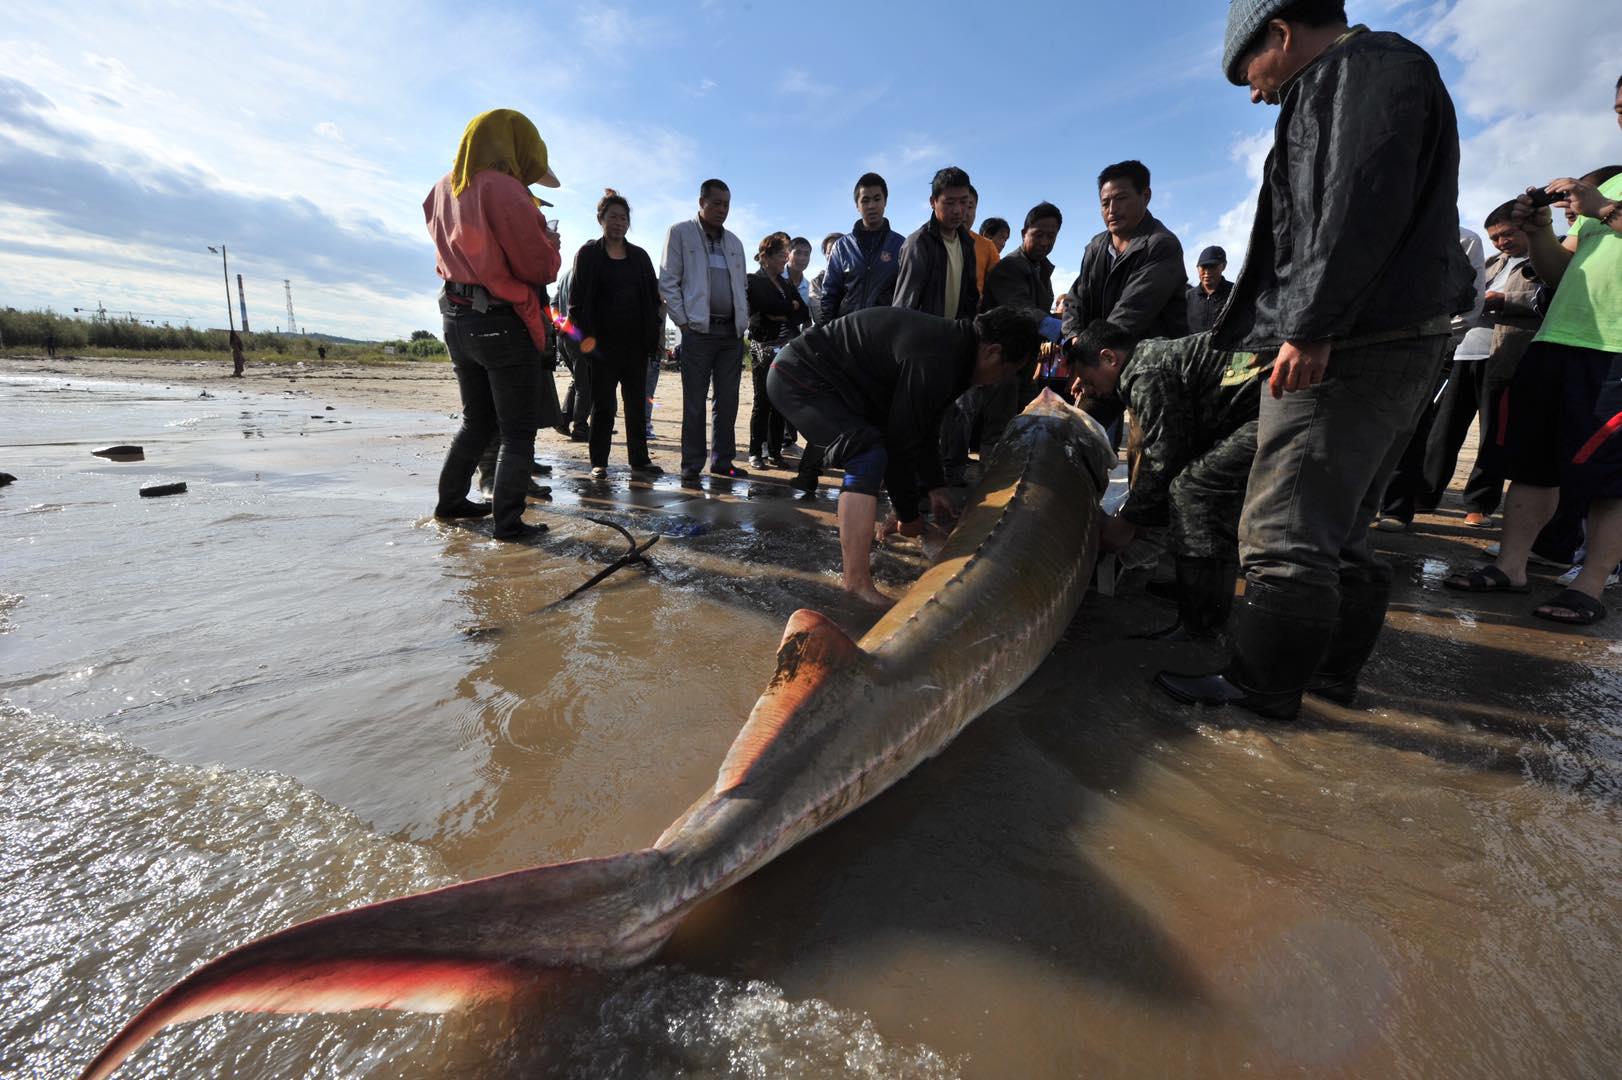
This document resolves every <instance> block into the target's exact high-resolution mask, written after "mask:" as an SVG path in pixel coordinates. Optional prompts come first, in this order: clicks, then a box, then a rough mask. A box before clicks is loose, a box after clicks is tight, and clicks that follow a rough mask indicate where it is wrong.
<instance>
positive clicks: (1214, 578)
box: [1138, 558, 1239, 641]
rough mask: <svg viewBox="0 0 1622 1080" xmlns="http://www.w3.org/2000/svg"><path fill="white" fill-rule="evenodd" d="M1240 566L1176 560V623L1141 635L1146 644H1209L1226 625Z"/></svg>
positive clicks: (1202, 560) (1218, 561)
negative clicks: (1159, 642)
mask: <svg viewBox="0 0 1622 1080" xmlns="http://www.w3.org/2000/svg"><path fill="white" fill-rule="evenodd" d="M1238 579H1239V565H1238V564H1237V563H1230V562H1224V561H1222V560H1221V559H1184V558H1179V559H1178V560H1177V621H1176V622H1174V623H1172V624H1171V625H1170V626H1168V627H1166V628H1165V629H1163V630H1154V631H1151V632H1150V633H1147V634H1140V635H1138V636H1139V637H1140V638H1141V639H1142V640H1144V641H1210V640H1211V639H1212V638H1215V637H1216V636H1217V635H1219V634H1220V633H1221V632H1222V627H1223V626H1224V625H1226V624H1227V621H1228V612H1229V611H1231V610H1232V609H1233V586H1234V582H1236V581H1237V580H1238Z"/></svg>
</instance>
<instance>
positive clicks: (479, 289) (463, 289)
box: [445, 281, 512, 315]
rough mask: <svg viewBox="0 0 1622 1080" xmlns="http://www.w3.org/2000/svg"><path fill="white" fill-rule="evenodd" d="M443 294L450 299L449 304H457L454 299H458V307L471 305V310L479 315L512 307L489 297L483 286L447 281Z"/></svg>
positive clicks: (503, 301)
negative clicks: (494, 309) (492, 309)
mask: <svg viewBox="0 0 1622 1080" xmlns="http://www.w3.org/2000/svg"><path fill="white" fill-rule="evenodd" d="M445 294H446V295H447V296H450V297H452V300H451V302H452V303H453V304H455V303H458V300H457V299H456V298H457V297H460V298H461V299H460V303H459V305H458V306H461V305H466V304H471V305H472V306H473V310H474V311H477V312H478V313H479V314H481V315H482V314H484V313H485V312H486V311H489V310H490V309H491V308H502V307H511V306H512V305H511V304H509V303H508V302H507V301H505V300H497V299H496V298H495V297H493V296H491V295H490V290H488V289H486V288H485V287H484V286H483V285H464V284H463V283H462V282H460V281H447V282H445Z"/></svg>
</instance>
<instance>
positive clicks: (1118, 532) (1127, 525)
mask: <svg viewBox="0 0 1622 1080" xmlns="http://www.w3.org/2000/svg"><path fill="white" fill-rule="evenodd" d="M1137 535H1138V527H1137V526H1136V525H1134V524H1132V523H1131V522H1130V521H1127V520H1126V519H1125V518H1123V517H1121V516H1119V515H1118V514H1109V515H1106V516H1105V518H1104V521H1103V523H1102V524H1101V525H1100V526H1099V528H1098V547H1099V550H1100V551H1123V550H1125V549H1126V547H1127V546H1128V545H1129V544H1131V543H1132V540H1133V538H1134V537H1136V536H1137Z"/></svg>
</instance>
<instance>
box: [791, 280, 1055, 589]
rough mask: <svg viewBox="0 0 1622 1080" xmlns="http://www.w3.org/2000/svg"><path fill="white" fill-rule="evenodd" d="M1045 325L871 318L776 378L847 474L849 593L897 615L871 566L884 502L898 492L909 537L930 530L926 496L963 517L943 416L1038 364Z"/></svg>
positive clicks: (994, 318)
mask: <svg viewBox="0 0 1622 1080" xmlns="http://www.w3.org/2000/svg"><path fill="white" fill-rule="evenodd" d="M1040 341H1041V338H1040V337H1039V336H1038V334H1037V329H1036V320H1034V319H1033V318H1031V317H1030V316H1029V315H1028V314H1026V313H1024V312H1018V311H1013V310H1011V309H1009V308H997V309H996V310H994V311H988V312H986V313H985V314H983V315H981V316H979V317H978V318H976V319H974V320H972V321H970V320H968V319H959V320H955V321H948V320H946V319H938V318H935V317H934V316H932V315H924V314H920V313H918V312H915V311H907V310H905V309H902V308H868V309H866V310H865V311H858V312H856V313H855V314H853V315H846V316H845V317H844V318H840V319H835V320H834V321H833V322H831V323H826V324H824V325H822V326H818V327H814V328H812V329H810V330H808V331H806V332H805V333H804V334H801V335H800V336H799V337H797V338H795V339H794V340H793V341H791V342H789V343H788V344H787V345H785V346H784V347H783V350H782V351H781V352H779V353H778V354H777V358H776V359H775V360H774V361H773V362H772V368H771V371H770V373H768V375H767V382H766V392H767V393H768V394H769V395H770V396H771V400H772V404H773V405H775V406H777V408H778V410H779V411H780V412H782V414H783V415H784V416H785V417H787V418H788V420H789V422H790V423H792V424H793V425H794V426H795V427H796V428H798V429H800V430H801V431H803V432H805V435H806V438H808V439H810V440H811V441H812V442H813V443H816V444H817V445H819V446H822V447H825V452H826V456H827V461H828V463H829V464H831V465H833V466H835V467H836V468H842V469H843V470H844V472H845V479H844V484H843V486H842V488H841V490H840V494H839V548H840V553H841V555H842V558H843V564H844V585H845V589H846V590H847V591H849V592H851V593H853V594H855V595H856V596H858V597H860V598H861V599H863V600H865V601H867V602H869V603H872V604H880V605H887V604H889V603H890V602H891V601H890V598H889V597H887V596H885V595H884V594H883V593H882V592H880V591H879V590H878V589H877V588H876V587H874V585H873V572H872V565H871V558H872V546H873V536H874V525H875V523H876V522H877V520H878V495H879V490H880V488H881V487H883V488H888V489H889V492H890V502H891V504H892V505H893V506H894V507H895V514H896V517H897V518H898V519H899V520H900V522H901V529H900V531H901V532H902V533H903V534H904V535H907V536H917V535H919V534H920V533H921V532H922V531H923V522H922V520H921V519H920V517H919V514H918V494H919V486H920V484H921V485H922V487H923V488H924V489H925V490H927V491H928V493H929V508H930V513H931V514H932V515H933V516H934V517H935V519H936V520H937V521H947V520H950V519H951V518H953V517H955V516H956V510H955V508H954V506H953V504H952V499H951V494H950V492H949V491H948V490H947V488H946V484H945V481H944V480H943V478H942V475H941V463H940V457H939V454H938V452H937V447H938V446H939V443H940V422H941V415H942V414H943V413H945V412H946V409H947V406H949V405H951V404H952V402H953V401H955V400H956V399H957V397H958V395H960V394H962V393H963V391H964V390H967V389H968V388H969V387H970V386H974V385H990V384H993V383H998V382H1002V381H1004V380H1007V379H1011V378H1013V377H1014V376H1015V375H1016V374H1017V373H1018V372H1019V371H1020V370H1022V369H1023V368H1024V367H1026V366H1027V365H1029V364H1031V363H1033V362H1034V361H1035V359H1036V350H1037V346H1038V344H1039V343H1040Z"/></svg>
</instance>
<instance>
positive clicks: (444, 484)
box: [434, 439, 489, 518]
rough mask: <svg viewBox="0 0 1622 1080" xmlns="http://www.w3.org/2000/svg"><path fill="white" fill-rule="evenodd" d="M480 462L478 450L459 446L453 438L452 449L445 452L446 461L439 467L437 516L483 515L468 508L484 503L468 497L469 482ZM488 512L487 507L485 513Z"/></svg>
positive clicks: (435, 510) (435, 508)
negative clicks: (472, 500)
mask: <svg viewBox="0 0 1622 1080" xmlns="http://www.w3.org/2000/svg"><path fill="white" fill-rule="evenodd" d="M478 463H479V455H478V453H477V452H476V451H469V450H467V449H466V448H465V447H459V446H458V445H457V442H456V440H454V439H453V440H451V446H450V449H449V450H447V451H446V452H445V463H444V464H443V465H441V466H440V469H439V501H438V503H436V504H435V506H434V516H435V517H438V518H457V517H481V516H483V515H482V514H475V513H471V512H469V510H468V508H469V507H477V506H482V505H483V504H482V503H473V502H469V500H468V497H467V487H468V483H469V482H470V481H471V480H472V479H473V470H474V469H475V468H477V467H478ZM488 512H489V511H488V509H486V510H485V513H488Z"/></svg>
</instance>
